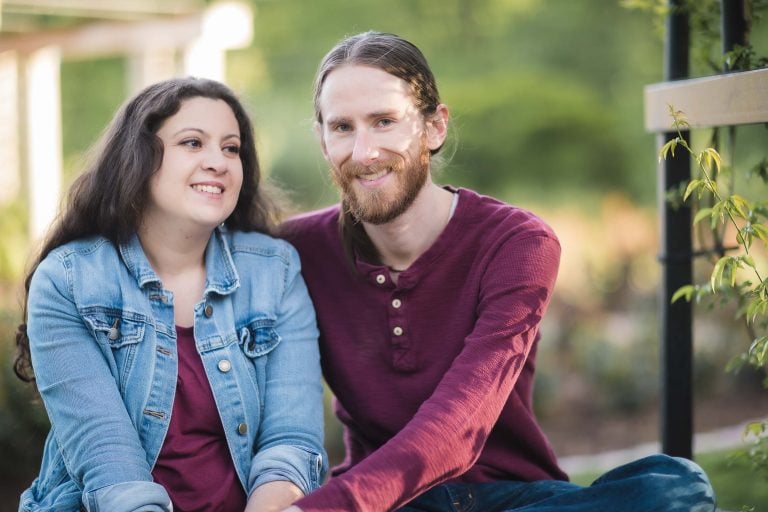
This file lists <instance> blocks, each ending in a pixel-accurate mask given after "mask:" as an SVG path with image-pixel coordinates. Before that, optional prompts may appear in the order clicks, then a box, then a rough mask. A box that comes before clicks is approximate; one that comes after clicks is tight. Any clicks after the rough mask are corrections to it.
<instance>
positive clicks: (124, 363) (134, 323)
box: [81, 306, 149, 391]
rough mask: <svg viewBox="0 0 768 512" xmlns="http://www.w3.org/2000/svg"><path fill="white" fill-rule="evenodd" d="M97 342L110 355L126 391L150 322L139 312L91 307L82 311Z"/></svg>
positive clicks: (121, 386) (121, 388) (122, 388)
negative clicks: (129, 376) (127, 382)
mask: <svg viewBox="0 0 768 512" xmlns="http://www.w3.org/2000/svg"><path fill="white" fill-rule="evenodd" d="M81 314H82V315H83V319H84V320H85V322H86V323H87V324H88V326H89V327H90V329H91V331H92V332H93V335H94V337H95V338H96V341H97V342H98V343H99V345H101V346H102V347H104V349H105V353H107V354H110V353H111V362H112V363H113V364H114V366H113V368H112V370H113V372H116V373H117V376H119V383H120V390H121V391H123V390H124V389H125V383H126V381H127V379H128V374H129V373H130V371H131V369H132V368H133V365H134V363H135V361H136V352H137V350H138V348H139V346H140V342H141V341H142V340H144V336H145V330H146V329H147V325H148V323H149V322H148V319H147V317H145V316H144V315H142V314H140V313H136V312H133V311H124V310H121V309H116V308H106V307H102V306H91V307H87V308H83V310H82V311H81Z"/></svg>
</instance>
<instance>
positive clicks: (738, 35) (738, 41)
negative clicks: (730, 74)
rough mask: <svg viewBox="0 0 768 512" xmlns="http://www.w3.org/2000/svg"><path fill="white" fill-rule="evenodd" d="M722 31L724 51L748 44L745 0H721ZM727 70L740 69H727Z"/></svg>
mask: <svg viewBox="0 0 768 512" xmlns="http://www.w3.org/2000/svg"><path fill="white" fill-rule="evenodd" d="M720 31H721V37H722V45H723V53H728V52H730V51H731V50H733V49H734V48H735V47H736V46H737V45H738V46H742V47H743V46H746V45H747V16H746V11H745V6H744V0H720ZM725 71H738V70H737V69H733V70H731V69H726V70H725Z"/></svg>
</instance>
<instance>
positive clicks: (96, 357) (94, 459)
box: [28, 255, 171, 511]
mask: <svg viewBox="0 0 768 512" xmlns="http://www.w3.org/2000/svg"><path fill="white" fill-rule="evenodd" d="M73 297H74V293H73V291H72V283H70V282H69V279H68V278H67V273H66V271H65V265H64V262H62V261H60V260H59V259H57V257H56V256H55V255H49V257H48V258H46V259H45V260H44V261H43V262H41V264H40V266H39V267H38V268H37V270H36V271H35V274H34V276H33V279H32V283H31V286H30V291H29V297H28V301H29V318H28V334H29V339H30V352H31V355H32V361H33V366H34V371H35V377H36V383H37V387H38V390H39V392H40V395H41V397H42V399H43V403H44V405H45V408H46V411H47V413H48V417H49V419H50V421H51V425H52V427H51V428H52V430H53V435H54V437H55V440H56V443H57V445H58V447H59V450H60V451H61V455H62V456H63V458H64V461H65V463H66V467H67V471H68V473H69V475H70V477H71V478H72V479H73V480H74V482H75V483H76V484H77V486H78V487H79V488H80V489H82V490H83V504H84V505H85V506H86V508H87V509H88V510H113V511H128V510H138V508H139V507H140V506H141V505H142V504H143V505H146V508H142V510H152V511H164V510H165V511H170V508H171V501H170V498H169V497H168V494H167V493H166V491H165V489H163V487H162V486H160V485H158V484H155V483H153V481H152V475H151V473H150V467H149V464H148V463H147V460H146V454H145V452H144V450H143V448H142V446H141V443H140V441H139V437H138V433H137V432H136V429H135V428H134V427H133V424H132V422H131V420H130V418H129V416H128V412H127V410H126V408H125V405H124V404H123V400H122V397H121V395H120V392H119V390H118V386H117V382H116V381H115V378H114V376H113V375H112V372H111V370H110V365H109V363H108V361H107V357H108V356H107V355H106V352H107V351H108V350H109V349H108V348H106V347H100V346H99V344H98V343H97V342H96V341H95V340H94V338H93V335H92V334H91V332H90V331H89V329H88V327H87V326H86V324H85V321H84V320H83V318H82V316H81V315H80V314H79V312H78V309H77V306H76V304H75V301H74V298H73ZM126 495H131V496H132V498H131V500H125V499H124V497H125V496H126Z"/></svg>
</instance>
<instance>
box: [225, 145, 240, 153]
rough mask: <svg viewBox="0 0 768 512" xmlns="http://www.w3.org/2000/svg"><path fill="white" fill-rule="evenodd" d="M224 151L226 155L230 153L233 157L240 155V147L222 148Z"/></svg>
mask: <svg viewBox="0 0 768 512" xmlns="http://www.w3.org/2000/svg"><path fill="white" fill-rule="evenodd" d="M224 151H226V152H227V153H231V154H233V155H239V154H240V146H234V145H233V146H226V147H225V148H224Z"/></svg>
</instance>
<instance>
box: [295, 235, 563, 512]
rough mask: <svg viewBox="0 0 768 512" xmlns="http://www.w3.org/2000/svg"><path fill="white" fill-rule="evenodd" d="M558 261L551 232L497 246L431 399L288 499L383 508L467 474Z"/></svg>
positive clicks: (526, 345) (309, 511) (521, 357)
mask: <svg viewBox="0 0 768 512" xmlns="http://www.w3.org/2000/svg"><path fill="white" fill-rule="evenodd" d="M559 259H560V245H559V243H558V242H557V240H556V239H555V238H554V237H551V236H543V235H535V236H528V237H526V238H522V239H511V240H508V241H507V242H505V243H504V244H502V245H501V246H500V248H499V249H498V250H497V252H496V254H495V255H494V256H493V258H492V259H491V261H490V262H489V264H488V266H487V269H486V270H485V272H484V275H483V278H482V283H481V289H480V296H479V301H478V304H479V305H478V310H477V321H476V323H475V325H474V328H473V330H472V332H471V333H470V334H469V335H468V336H467V337H466V339H465V340H464V348H463V349H462V351H461V353H460V354H459V355H458V356H457V357H456V359H455V360H454V362H453V364H452V365H451V367H450V369H449V370H448V371H447V372H446V374H445V375H444V377H443V378H442V380H441V381H440V383H439V385H438V386H437V388H436V389H435V391H434V393H433V394H432V396H431V397H430V398H429V399H428V400H426V401H425V402H424V403H423V404H422V405H421V407H420V408H419V410H418V411H417V413H416V415H415V416H414V417H413V419H412V420H411V421H410V422H409V423H408V424H407V425H406V426H405V428H403V429H402V430H401V431H400V432H399V433H397V434H396V435H395V436H394V437H392V438H391V439H390V440H389V441H388V442H387V443H386V444H384V445H383V446H382V447H381V448H379V449H378V450H377V451H376V452H374V453H373V454H371V455H370V456H368V457H367V458H366V459H364V460H363V461H362V462H360V463H359V464H357V465H356V466H354V467H352V468H350V469H349V470H348V471H346V472H345V473H343V474H342V475H340V476H338V477H334V478H332V479H331V480H330V481H329V483H328V484H326V485H324V486H323V487H321V488H320V489H319V490H318V491H315V492H314V493H313V494H311V495H310V496H307V497H305V498H303V499H301V500H299V501H298V502H297V505H298V506H299V507H300V508H301V509H302V510H304V511H305V512H314V511H323V512H342V511H346V510H366V511H370V512H374V511H386V510H392V509H395V508H398V507H400V506H402V505H404V504H405V503H407V502H409V501H411V500H412V499H414V498H415V497H416V496H418V495H419V494H421V493H423V492H424V491H426V490H428V489H429V488H431V487H433V486H434V485H437V484H439V483H441V482H444V481H446V480H448V479H450V478H453V477H456V476H458V475H461V474H462V473H464V472H466V471H467V470H468V469H469V468H470V467H471V466H472V465H473V464H474V462H475V461H476V460H477V458H478V457H479V455H480V453H481V451H482V449H483V446H484V445H485V442H486V440H487V438H488V436H489V434H490V432H491V429H492V428H493V426H494V424H495V423H496V422H497V420H498V418H499V415H500V414H501V410H502V408H503V407H504V405H505V403H506V401H507V399H508V397H509V395H510V393H511V391H512V389H513V387H514V385H515V383H516V381H517V379H518V377H519V375H520V372H521V371H522V368H523V365H524V363H525V360H526V358H527V356H528V354H529V352H530V350H531V347H532V346H533V343H534V340H535V338H536V335H537V332H538V326H539V323H540V321H541V319H542V316H543V315H544V312H545V310H546V308H547V305H548V303H549V300H550V297H551V294H552V289H553V287H554V284H555V279H556V275H557V267H558V264H559Z"/></svg>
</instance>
